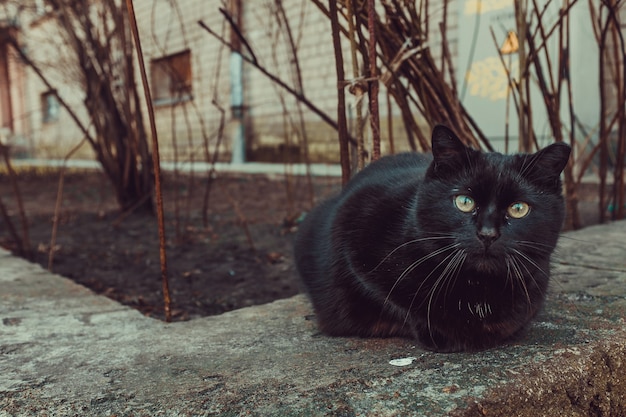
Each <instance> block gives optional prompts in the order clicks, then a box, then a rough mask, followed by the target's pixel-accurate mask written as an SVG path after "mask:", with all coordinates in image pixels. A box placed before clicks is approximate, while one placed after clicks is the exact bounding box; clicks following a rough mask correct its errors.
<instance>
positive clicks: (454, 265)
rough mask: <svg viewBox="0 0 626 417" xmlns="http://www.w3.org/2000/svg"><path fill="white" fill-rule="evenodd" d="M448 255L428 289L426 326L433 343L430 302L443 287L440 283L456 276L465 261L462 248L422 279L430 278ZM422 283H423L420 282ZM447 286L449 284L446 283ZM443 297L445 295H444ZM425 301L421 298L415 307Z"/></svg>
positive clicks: (411, 306) (417, 292)
mask: <svg viewBox="0 0 626 417" xmlns="http://www.w3.org/2000/svg"><path fill="white" fill-rule="evenodd" d="M450 257H452V259H451V261H450V262H449V263H448V264H447V265H446V266H445V268H444V269H443V271H441V273H440V274H439V277H438V278H437V280H436V281H435V283H434V284H433V285H432V286H431V288H430V290H429V291H428V294H427V296H428V306H427V308H426V321H427V326H428V333H429V334H430V337H431V341H432V342H433V343H435V341H434V340H433V339H434V337H433V334H432V324H431V319H430V318H431V314H430V313H431V310H432V303H433V299H434V298H435V296H436V295H435V293H437V297H438V294H439V293H441V290H442V288H443V285H440V284H442V283H445V282H448V284H449V281H450V278H451V277H452V276H455V277H456V276H458V273H459V271H460V269H461V266H462V264H463V262H464V261H465V257H466V255H465V251H464V250H463V249H459V250H456V251H454V252H453V253H451V254H449V255H448V256H447V257H446V258H445V259H444V260H443V261H441V262H440V263H439V264H438V265H437V266H436V267H435V268H434V269H433V270H432V271H431V273H430V274H428V276H427V277H426V279H425V280H424V282H425V281H427V280H428V278H430V276H431V275H432V274H433V273H434V272H435V271H436V270H437V269H439V267H440V266H441V265H442V264H443V263H444V262H446V261H447V260H448V259H449V258H450ZM422 284H423V283H422ZM421 287H422V285H420V287H419V288H418V290H417V291H416V292H415V295H414V296H413V299H412V300H411V305H410V306H409V311H410V310H411V309H412V308H413V303H414V302H415V298H416V297H417V294H419V290H420V289H421ZM448 287H449V285H448ZM444 299H445V297H444ZM424 302H425V300H422V303H420V305H418V306H417V307H418V308H419V307H421V306H422V304H423V303H424ZM407 319H408V314H407V317H405V322H406V320H407Z"/></svg>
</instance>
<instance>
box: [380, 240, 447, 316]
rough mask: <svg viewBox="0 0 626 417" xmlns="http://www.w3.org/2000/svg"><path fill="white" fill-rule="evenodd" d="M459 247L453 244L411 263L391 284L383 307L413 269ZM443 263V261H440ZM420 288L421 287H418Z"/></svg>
mask: <svg viewBox="0 0 626 417" xmlns="http://www.w3.org/2000/svg"><path fill="white" fill-rule="evenodd" d="M458 246H459V243H453V244H450V245H447V246H444V247H442V248H440V249H438V250H436V251H434V252H431V253H429V254H428V255H426V256H423V257H421V258H420V259H418V260H416V261H414V262H413V263H411V264H410V265H409V266H408V267H406V268H405V269H404V271H402V273H401V274H400V275H399V276H398V278H397V279H396V281H395V282H394V283H393V285H392V286H391V289H390V290H389V292H388V293H387V296H386V297H385V300H384V302H383V307H384V306H385V305H387V303H388V302H389V297H391V293H393V291H394V290H395V289H396V287H397V286H398V284H399V283H400V281H402V280H403V279H404V278H406V276H407V275H408V274H410V273H411V272H413V270H415V268H417V267H418V266H420V265H421V264H422V263H424V262H426V261H427V260H429V259H431V258H433V257H435V256H438V255H440V254H442V253H444V252H447V251H449V250H451V249H454V248H456V247H458ZM446 259H447V258H446ZM442 262H443V261H442ZM424 282H425V280H424V281H422V285H423V284H424ZM420 288H421V286H420Z"/></svg>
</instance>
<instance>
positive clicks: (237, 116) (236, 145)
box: [230, 0, 246, 164]
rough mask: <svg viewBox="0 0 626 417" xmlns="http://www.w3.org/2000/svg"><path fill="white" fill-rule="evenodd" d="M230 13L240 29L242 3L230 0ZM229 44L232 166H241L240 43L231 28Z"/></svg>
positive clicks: (243, 156)
mask: <svg viewBox="0 0 626 417" xmlns="http://www.w3.org/2000/svg"><path fill="white" fill-rule="evenodd" d="M230 11H231V16H233V20H234V21H235V22H236V24H237V27H239V29H240V30H241V28H242V25H241V23H242V21H243V19H242V14H243V10H242V1H241V0H231V1H230ZM230 42H231V45H233V49H232V50H231V52H230V108H231V111H232V115H233V123H234V129H233V130H234V132H233V136H232V155H231V160H230V162H231V163H232V164H241V163H244V162H245V161H246V139H245V138H246V136H245V133H246V132H245V128H244V120H243V117H244V103H243V58H242V57H241V41H240V39H239V37H238V36H237V33H235V31H234V30H233V29H232V28H231V30H230Z"/></svg>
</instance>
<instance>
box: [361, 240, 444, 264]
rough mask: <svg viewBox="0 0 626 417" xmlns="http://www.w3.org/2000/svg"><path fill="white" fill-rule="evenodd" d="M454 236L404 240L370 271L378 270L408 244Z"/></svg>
mask: <svg viewBox="0 0 626 417" xmlns="http://www.w3.org/2000/svg"><path fill="white" fill-rule="evenodd" d="M454 238H456V236H454V235H453V234H446V235H445V236H444V235H443V234H442V236H429V237H423V238H419V239H413V240H409V241H408V242H404V243H403V244H401V245H398V246H397V247H395V248H394V249H393V250H392V251H391V252H389V253H388V254H387V255H386V256H385V257H384V258H383V259H382V260H381V261H380V262H379V263H378V264H377V265H376V266H375V267H374V268H372V270H371V271H369V273H372V272H374V271H376V270H377V269H378V268H379V267H380V266H381V265H382V264H383V263H385V261H387V260H388V259H389V258H390V257H391V256H392V255H393V254H394V253H396V252H397V251H399V250H400V249H402V248H404V247H406V246H408V245H412V244H414V243H421V242H426V241H428V240H440V239H454Z"/></svg>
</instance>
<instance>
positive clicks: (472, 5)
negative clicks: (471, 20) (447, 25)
mask: <svg viewBox="0 0 626 417" xmlns="http://www.w3.org/2000/svg"><path fill="white" fill-rule="evenodd" d="M509 7H513V0H466V1H465V8H464V9H463V13H464V14H466V15H473V14H478V13H488V12H493V11H496V10H502V9H506V8H509Z"/></svg>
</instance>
